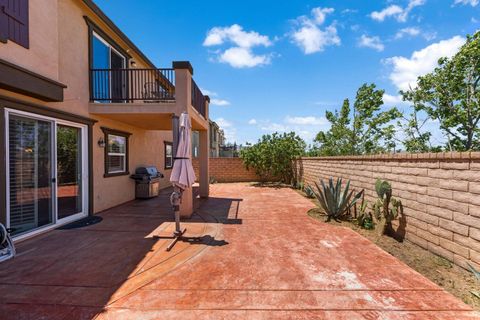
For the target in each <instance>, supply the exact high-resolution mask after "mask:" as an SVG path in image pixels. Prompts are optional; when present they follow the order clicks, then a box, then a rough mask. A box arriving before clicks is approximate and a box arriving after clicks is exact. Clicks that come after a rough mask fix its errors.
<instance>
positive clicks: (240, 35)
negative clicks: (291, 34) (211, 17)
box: [203, 24, 272, 68]
mask: <svg viewBox="0 0 480 320" xmlns="http://www.w3.org/2000/svg"><path fill="white" fill-rule="evenodd" d="M224 44H233V46H231V47H229V48H227V49H224V50H217V51H215V54H216V59H215V60H217V61H219V62H222V63H227V64H229V65H231V66H232V67H234V68H252V67H256V66H261V65H265V64H269V63H270V60H271V55H270V54H263V55H258V54H255V53H254V52H253V48H254V47H258V46H263V47H269V46H271V45H272V41H271V40H270V38H269V37H268V36H266V35H261V34H260V33H258V32H256V31H244V30H243V27H242V26H240V25H238V24H233V25H231V26H229V27H214V28H212V29H210V30H209V31H208V32H207V36H206V38H205V40H204V41H203V45H204V46H205V47H211V46H220V45H224Z"/></svg>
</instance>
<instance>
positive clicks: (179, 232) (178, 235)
mask: <svg viewBox="0 0 480 320" xmlns="http://www.w3.org/2000/svg"><path fill="white" fill-rule="evenodd" d="M186 231H187V228H184V229H183V230H175V231H174V232H173V240H172V242H170V244H169V245H168V247H167V251H170V250H172V248H173V247H174V246H175V244H176V243H177V241H178V240H180V239H181V238H182V236H183V235H184V234H185V232H186Z"/></svg>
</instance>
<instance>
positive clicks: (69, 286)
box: [0, 189, 241, 320]
mask: <svg viewBox="0 0 480 320" xmlns="http://www.w3.org/2000/svg"><path fill="white" fill-rule="evenodd" d="M170 193H171V189H166V190H162V191H161V194H160V196H159V197H157V198H154V199H150V200H142V201H131V202H128V203H126V204H124V205H121V206H117V207H115V208H112V209H109V210H106V211H105V212H102V213H100V214H99V215H98V216H100V217H102V218H103V220H102V221H101V222H99V223H97V224H93V225H89V226H85V227H82V228H74V229H68V230H58V229H57V230H54V231H51V232H49V233H46V234H44V235H41V236H37V237H35V238H32V239H30V240H27V241H24V242H22V243H19V244H18V246H17V248H18V253H19V255H18V256H17V257H16V258H15V259H13V260H10V261H7V262H6V263H2V264H1V265H0V292H2V299H1V300H2V301H0V319H2V320H3V319H16V318H24V319H40V318H48V319H50V318H52V319H56V318H55V317H57V316H58V317H60V318H62V319H63V318H65V319H73V318H82V319H89V318H94V317H95V315H97V314H99V313H101V312H102V311H104V310H105V308H106V307H107V306H108V305H110V304H112V303H113V302H115V301H117V300H118V299H121V298H122V297H124V296H126V295H129V294H131V293H133V292H135V291H136V290H138V289H140V288H142V287H143V286H145V285H147V284H148V283H150V282H151V281H154V280H155V279H158V278H160V277H162V276H163V275H164V274H165V273H167V272H170V271H171V270H173V269H175V268H177V267H178V266H180V265H181V264H183V263H184V262H186V261H188V260H189V259H190V258H191V257H193V256H195V255H197V254H199V253H200V252H201V251H203V250H204V249H206V248H208V247H211V246H216V247H217V246H225V245H227V244H228V242H227V241H225V240H219V239H216V235H217V232H218V223H219V222H225V221H229V220H235V219H236V217H237V216H238V206H239V201H241V199H221V198H212V199H207V200H204V201H206V202H208V204H209V205H210V204H212V207H213V208H214V210H213V211H214V212H213V216H214V217H212V215H210V210H205V211H204V212H202V213H195V214H194V215H193V216H192V218H191V219H188V220H186V221H183V222H182V224H183V225H184V226H185V227H187V234H186V237H185V238H184V239H182V241H179V242H178V243H177V245H176V246H175V247H174V248H173V249H172V251H170V252H166V251H165V249H166V246H167V245H168V243H169V242H170V240H169V239H167V236H169V235H171V234H172V232H173V229H174V224H173V221H174V218H173V211H172V209H171V207H170V204H169V195H170ZM195 201H197V202H198V199H196V200H195ZM198 211H200V212H201V211H202V210H201V208H200V209H199V210H198ZM229 213H231V214H232V218H233V219H229ZM240 221H241V220H240ZM52 306H54V308H53V307H52ZM60 315H61V316H60Z"/></svg>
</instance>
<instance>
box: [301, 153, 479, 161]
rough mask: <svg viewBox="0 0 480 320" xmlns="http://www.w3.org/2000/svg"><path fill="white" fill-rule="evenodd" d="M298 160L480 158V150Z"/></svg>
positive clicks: (302, 158) (456, 159)
mask: <svg viewBox="0 0 480 320" xmlns="http://www.w3.org/2000/svg"><path fill="white" fill-rule="evenodd" d="M297 160H327V161H338V160H340V161H349V160H353V161H372V160H375V161H385V160H386V161H392V160H395V161H398V160H400V161H402V160H415V161H425V160H430V161H432V160H447V161H459V160H480V152H470V151H467V152H438V153H435V152H426V153H396V154H388V153H384V154H373V155H356V156H323V157H300V158H298V159H297Z"/></svg>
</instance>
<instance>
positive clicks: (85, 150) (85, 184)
mask: <svg viewBox="0 0 480 320" xmlns="http://www.w3.org/2000/svg"><path fill="white" fill-rule="evenodd" d="M4 110H5V111H4V119H5V146H6V148H5V149H6V150H5V160H6V161H5V173H6V175H5V178H6V179H5V184H6V186H5V191H6V192H5V193H6V194H5V198H6V199H5V200H6V227H7V228H9V227H10V148H9V134H10V133H9V128H10V123H9V117H10V115H11V114H14V115H18V116H23V117H27V118H31V119H38V120H42V121H48V122H50V123H51V128H52V131H51V132H52V139H51V142H50V143H51V147H52V176H53V177H52V178H53V179H55V182H52V183H53V184H54V186H53V188H52V210H53V217H52V221H53V222H52V223H50V224H48V225H45V226H42V227H39V228H36V229H33V230H31V231H27V232H24V233H21V234H19V235H17V236H14V237H13V238H14V240H15V241H19V240H23V239H25V238H30V237H32V236H34V235H37V234H39V233H42V232H45V231H48V230H51V229H55V228H58V227H59V226H61V225H64V224H67V223H70V222H72V221H75V220H78V219H81V218H84V217H87V216H88V215H89V211H90V208H89V205H90V202H89V195H90V193H89V185H90V184H89V182H90V181H89V180H90V176H89V172H90V171H89V170H90V168H89V142H88V138H89V137H88V131H89V130H88V129H89V128H88V125H86V124H82V123H77V122H72V121H68V120H63V119H59V118H55V117H49V116H44V115H40V114H36V113H32V112H27V111H21V110H17V109H11V108H5V109H4ZM58 124H61V125H67V126H71V127H75V128H80V129H81V140H82V146H81V154H82V155H81V156H82V202H83V203H82V212H79V213H76V214H74V215H71V216H68V217H65V218H63V219H58V197H57V194H58V190H57V189H58V183H57V181H58V179H57V125H58Z"/></svg>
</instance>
